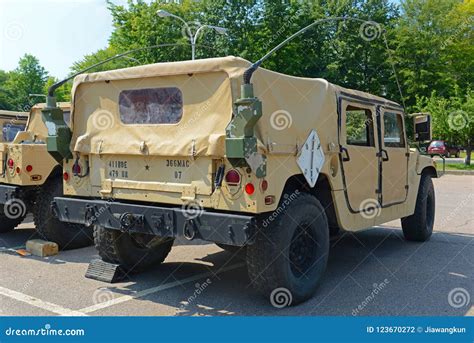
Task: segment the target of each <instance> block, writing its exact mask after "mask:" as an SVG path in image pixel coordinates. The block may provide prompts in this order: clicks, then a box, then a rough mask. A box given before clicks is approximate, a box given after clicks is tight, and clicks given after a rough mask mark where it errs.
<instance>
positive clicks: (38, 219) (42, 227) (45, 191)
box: [0, 103, 91, 248]
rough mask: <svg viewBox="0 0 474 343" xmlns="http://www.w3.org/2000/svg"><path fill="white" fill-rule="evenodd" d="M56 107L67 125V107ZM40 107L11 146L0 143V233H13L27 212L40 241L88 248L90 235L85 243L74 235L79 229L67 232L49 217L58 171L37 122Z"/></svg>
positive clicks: (57, 186)
mask: <svg viewBox="0 0 474 343" xmlns="http://www.w3.org/2000/svg"><path fill="white" fill-rule="evenodd" d="M58 105H59V107H60V108H61V109H62V110H63V113H64V120H65V121H67V122H69V115H70V103H59V104H58ZM44 106H45V104H37V105H35V106H33V107H32V108H31V112H30V115H29V119H28V122H27V123H26V128H24V130H22V131H19V132H18V133H17V134H16V135H15V138H14V139H13V140H12V141H11V142H3V143H0V153H1V159H0V164H1V173H0V203H1V204H2V205H3V206H2V207H1V211H0V218H1V220H0V232H1V233H4V232H8V231H11V230H13V229H14V228H15V227H16V226H17V225H18V224H20V223H21V222H22V221H23V219H24V217H25V216H26V214H27V213H28V212H30V211H31V212H33V217H34V220H35V225H36V229H37V231H38V233H39V234H40V235H41V236H42V237H43V238H45V239H48V240H52V241H55V242H57V243H58V244H59V245H60V247H61V248H73V247H77V246H82V245H84V244H86V242H87V244H90V243H91V234H89V237H88V238H87V237H86V238H87V239H86V238H84V236H87V235H85V234H83V233H81V231H80V232H79V235H78V232H77V230H78V229H79V230H81V228H80V227H79V226H77V225H75V226H74V229H71V228H70V227H71V225H69V224H66V225H65V223H62V222H60V221H58V220H57V219H55V218H54V217H53V216H52V214H51V201H52V198H53V197H54V196H55V195H58V194H61V193H62V169H61V167H60V165H59V164H58V163H57V162H56V161H55V160H54V159H53V158H52V157H51V155H50V154H48V151H47V150H46V144H45V139H46V137H47V135H48V131H47V129H46V126H45V123H44V122H43V120H42V118H41V110H42V109H43V108H44ZM89 231H90V230H89ZM74 236H77V238H76V237H74ZM73 237H74V238H73Z"/></svg>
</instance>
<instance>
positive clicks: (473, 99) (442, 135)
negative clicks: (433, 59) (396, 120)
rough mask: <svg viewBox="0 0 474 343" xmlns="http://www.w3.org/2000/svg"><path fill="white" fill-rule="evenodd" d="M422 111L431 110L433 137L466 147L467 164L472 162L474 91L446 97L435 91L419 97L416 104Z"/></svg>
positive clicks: (456, 93)
mask: <svg viewBox="0 0 474 343" xmlns="http://www.w3.org/2000/svg"><path fill="white" fill-rule="evenodd" d="M415 108H416V109H417V110H419V111H420V112H429V113H430V114H431V117H432V123H433V137H434V138H435V139H443V140H446V141H448V142H450V143H454V144H460V145H462V146H464V147H465V148H466V155H467V157H466V165H469V164H470V162H471V151H472V145H473V143H474V142H473V138H474V92H473V91H468V92H467V94H466V95H463V94H461V93H460V90H459V88H457V89H456V90H455V95H453V96H451V97H449V98H446V97H443V96H439V95H438V94H437V93H436V92H435V91H433V93H432V94H431V96H430V97H429V98H428V97H419V98H418V99H417V104H416V106H415Z"/></svg>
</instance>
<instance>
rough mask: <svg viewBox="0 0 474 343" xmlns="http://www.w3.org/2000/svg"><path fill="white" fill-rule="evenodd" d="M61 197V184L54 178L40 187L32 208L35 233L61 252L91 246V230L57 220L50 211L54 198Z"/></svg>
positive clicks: (60, 181) (59, 180)
mask: <svg viewBox="0 0 474 343" xmlns="http://www.w3.org/2000/svg"><path fill="white" fill-rule="evenodd" d="M62 195H63V182H62V180H61V179H60V178H58V177H54V178H51V179H49V180H48V181H46V183H45V184H44V185H43V186H42V187H40V189H39V191H38V194H37V196H36V201H35V204H34V206H33V218H34V222H35V226H36V231H37V232H38V234H39V235H40V236H41V238H43V239H45V240H48V241H52V242H56V243H57V244H58V246H59V249H61V250H69V249H77V248H83V247H86V246H89V245H92V244H93V242H94V239H93V230H92V228H91V227H86V226H84V225H81V224H71V223H65V222H61V221H60V220H58V219H57V218H56V217H55V216H54V215H53V213H52V211H51V202H52V201H53V199H54V197H56V196H62Z"/></svg>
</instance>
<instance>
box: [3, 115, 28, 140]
mask: <svg viewBox="0 0 474 343" xmlns="http://www.w3.org/2000/svg"><path fill="white" fill-rule="evenodd" d="M27 121H28V112H17V111H6V110H0V127H1V128H2V135H1V136H0V143H1V142H11V141H12V140H13V139H14V138H15V136H16V134H17V132H19V131H23V130H24V129H25V126H26V122H27Z"/></svg>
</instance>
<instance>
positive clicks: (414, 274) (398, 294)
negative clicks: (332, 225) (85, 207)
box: [0, 175, 474, 316]
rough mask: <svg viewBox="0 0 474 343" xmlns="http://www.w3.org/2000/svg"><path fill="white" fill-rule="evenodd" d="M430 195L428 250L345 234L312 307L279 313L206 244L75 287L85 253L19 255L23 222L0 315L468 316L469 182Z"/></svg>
mask: <svg viewBox="0 0 474 343" xmlns="http://www.w3.org/2000/svg"><path fill="white" fill-rule="evenodd" d="M435 189H436V197H437V203H436V211H437V213H436V225H435V231H436V232H435V233H434V234H433V237H432V238H431V240H430V241H428V242H426V243H422V244H420V243H412V242H406V241H405V240H404V239H403V237H402V233H401V229H400V223H399V221H394V222H390V223H387V224H384V225H383V226H380V227H376V228H371V229H368V230H364V231H362V232H359V233H356V234H352V233H347V232H344V233H342V234H341V235H339V236H338V237H335V238H334V239H333V240H332V242H331V254H330V258H329V265H328V268H327V271H326V275H325V278H324V280H323V283H322V285H321V287H320V288H319V290H318V292H317V294H316V295H315V296H314V298H312V299H311V300H309V301H307V302H306V303H304V304H301V305H299V306H295V307H290V308H283V309H277V308H274V307H273V306H272V305H271V304H270V303H269V302H268V300H267V299H264V298H262V297H261V296H260V295H259V294H258V293H257V292H256V291H254V290H253V289H252V288H251V287H250V280H249V278H248V276H247V272H246V267H245V265H244V263H243V261H242V260H240V259H239V258H238V257H233V256H232V255H231V254H229V253H227V252H224V251H223V250H222V249H220V248H218V247H217V246H215V245H214V244H210V243H205V242H201V243H200V244H196V243H193V245H190V243H188V242H183V241H179V242H176V243H175V247H174V248H173V250H172V252H171V254H170V255H169V257H168V258H167V260H166V261H165V263H164V264H163V265H161V266H159V267H157V268H155V269H153V270H150V271H148V272H146V273H142V274H137V275H131V276H130V277H129V279H127V280H126V282H121V283H116V284H107V283H103V282H99V281H95V280H90V279H86V278H85V277H84V274H85V272H86V269H87V266H88V263H89V261H90V260H91V259H93V258H97V254H96V251H95V249H94V248H93V247H89V248H84V249H79V250H74V251H65V252H60V254H59V255H57V256H54V257H51V258H39V257H33V256H28V257H22V256H20V255H18V254H17V253H16V252H15V251H14V250H15V249H17V248H19V247H22V246H24V244H25V242H26V240H27V239H29V238H32V237H35V231H34V226H33V223H31V221H30V222H28V220H26V221H25V222H24V223H23V224H22V225H21V226H20V228H19V229H16V230H14V231H13V232H11V233H8V234H4V235H2V236H0V266H1V267H0V314H1V315H33V316H36V315H72V316H75V315H78V316H80V315H91V316H105V315H107V316H126V315H127V316H128V315H130V316H138V315H141V316H149V315H160V316H189V315H196V316H206V315H214V316H218V315H222V316H226V315H250V316H252V315H347V316H351V315H367V316H380V315H435V316H436V315H458V316H463V315H474V307H473V306H472V302H473V301H472V299H474V242H473V240H474V176H455V175H445V176H444V177H442V178H441V179H438V180H435ZM382 285H383V287H382ZM375 290H377V292H375Z"/></svg>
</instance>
